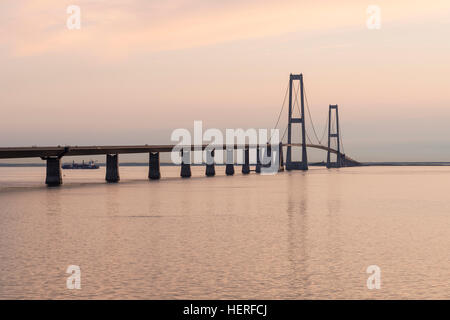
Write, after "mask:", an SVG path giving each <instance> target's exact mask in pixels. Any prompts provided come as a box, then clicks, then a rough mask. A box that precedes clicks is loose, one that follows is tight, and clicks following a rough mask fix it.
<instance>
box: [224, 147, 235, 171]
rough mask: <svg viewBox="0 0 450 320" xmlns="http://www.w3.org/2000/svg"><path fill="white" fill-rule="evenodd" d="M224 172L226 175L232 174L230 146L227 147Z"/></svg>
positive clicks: (232, 159)
mask: <svg viewBox="0 0 450 320" xmlns="http://www.w3.org/2000/svg"><path fill="white" fill-rule="evenodd" d="M225 174H226V175H227V176H232V175H234V150H233V149H231V148H228V149H227V164H226V168H225Z"/></svg>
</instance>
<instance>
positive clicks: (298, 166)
mask: <svg viewBox="0 0 450 320" xmlns="http://www.w3.org/2000/svg"><path fill="white" fill-rule="evenodd" d="M295 80H298V81H299V82H300V92H299V95H300V118H293V117H292V113H293V103H295V100H294V99H293V98H297V97H293V91H292V86H293V83H294V81H295ZM305 122H306V121H305V104H304V94H303V74H291V75H290V77H289V114H288V146H287V153H286V170H308V155H307V153H306V132H305V131H306V130H305ZM294 123H298V124H300V125H301V129H302V160H301V161H292V146H291V143H292V124H294Z"/></svg>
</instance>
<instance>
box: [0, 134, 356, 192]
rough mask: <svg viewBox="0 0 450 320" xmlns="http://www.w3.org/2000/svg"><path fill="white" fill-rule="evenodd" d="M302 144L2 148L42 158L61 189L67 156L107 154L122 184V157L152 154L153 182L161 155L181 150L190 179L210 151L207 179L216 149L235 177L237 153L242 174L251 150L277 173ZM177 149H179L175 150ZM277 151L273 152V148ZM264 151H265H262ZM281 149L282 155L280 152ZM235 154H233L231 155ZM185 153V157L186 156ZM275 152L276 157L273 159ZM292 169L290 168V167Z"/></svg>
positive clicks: (9, 155)
mask: <svg viewBox="0 0 450 320" xmlns="http://www.w3.org/2000/svg"><path fill="white" fill-rule="evenodd" d="M302 146H303V145H302V144H301V143H291V144H283V143H280V144H279V145H275V147H276V148H274V146H273V145H266V146H265V147H261V146H260V145H253V144H244V145H233V146H232V147H230V146H227V145H226V144H221V145H217V144H216V145H209V144H204V145H188V146H180V145H130V146H56V147H9V148H0V159H14V158H41V159H42V160H45V161H47V173H46V180H45V183H46V184H47V185H48V186H59V185H61V184H62V174H61V158H63V157H64V156H86V155H106V177H105V179H106V181H108V182H119V180H120V175H119V156H118V155H119V154H138V153H148V154H149V174H148V178H149V179H151V180H155V179H160V178H161V171H160V157H159V154H160V153H161V152H172V151H173V150H176V151H179V152H180V153H181V156H182V162H181V173H180V176H181V177H183V178H188V177H190V176H191V167H190V166H191V156H190V151H201V150H206V152H207V159H208V158H209V159H211V160H210V161H207V163H206V172H205V175H206V176H214V175H215V165H214V152H215V150H223V151H224V152H226V153H227V157H226V169H225V172H226V174H227V175H229V176H230V175H234V165H235V161H234V150H239V149H240V150H243V151H244V152H243V159H242V173H243V174H249V173H250V171H251V170H250V155H249V151H250V149H256V150H257V157H256V163H253V164H254V166H255V170H254V171H255V172H257V173H260V172H261V167H270V165H271V162H272V161H275V163H274V166H273V167H272V168H276V170H277V171H284V168H285V164H284V161H283V158H284V157H283V147H302ZM306 147H308V148H316V149H321V150H325V151H327V152H331V153H334V154H336V155H337V157H338V158H340V159H341V164H342V166H356V165H359V163H358V162H357V161H355V160H353V159H351V158H349V157H347V156H346V155H344V154H341V153H339V152H338V151H337V150H335V149H332V148H327V147H325V146H322V145H315V144H307V145H306ZM175 148H178V150H177V149H175ZM273 148H274V149H277V150H272V149H273ZM260 149H265V150H264V152H261V150H260ZM279 150H281V152H280V151H279ZM230 151H231V152H230ZM183 152H184V154H183ZM272 153H274V155H273V156H272ZM264 156H267V157H269V158H270V161H269V164H263V163H262V161H261V158H262V157H264ZM286 169H287V170H289V168H286Z"/></svg>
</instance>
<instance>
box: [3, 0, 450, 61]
mask: <svg viewBox="0 0 450 320" xmlns="http://www.w3.org/2000/svg"><path fill="white" fill-rule="evenodd" d="M379 3H380V6H381V8H382V12H383V21H384V22H388V21H392V20H395V19H407V18H411V17H416V16H418V15H423V14H427V12H430V11H431V12H439V11H440V10H442V8H443V7H447V8H448V7H449V5H448V1H441V0H436V1H434V2H433V7H431V8H430V6H428V2H426V1H416V2H415V3H414V4H410V2H409V1H396V2H395V4H393V3H392V1H379ZM71 4H77V5H79V6H80V7H81V15H82V17H81V21H82V27H81V30H68V29H67V28H66V19H67V17H68V15H67V13H66V8H67V6H68V5H71ZM366 6H367V4H364V3H361V1H355V0H352V1H339V2H337V1H330V0H328V1H320V2H317V1H299V0H295V1H293V0H269V1H261V0H258V1H256V0H241V1H236V0H231V1H212V0H171V1H170V0H169V1H144V0H131V1H128V2H127V3H126V4H124V2H123V1H118V0H108V1H98V0H97V1H92V0H84V1H73V0H72V1H65V0H39V1H20V2H19V1H13V0H3V1H2V4H1V9H2V10H1V11H2V12H3V13H2V15H1V16H0V17H1V18H2V22H1V25H0V26H2V27H1V29H0V32H1V36H2V37H1V39H2V40H0V44H1V45H2V46H3V47H5V48H6V49H7V51H8V52H9V53H10V54H11V55H14V56H33V55H44V54H47V53H58V52H74V53H75V52H83V53H84V54H89V55H95V56H98V57H101V58H102V59H107V58H111V59H115V58H121V57H125V56H127V54H129V53H134V52H149V51H150V52H152V51H161V50H177V49H183V48H190V47H196V46H205V45H211V44H216V43H221V42H227V41H235V40H242V39H248V38H257V37H268V36H275V35H279V34H283V33H289V32H305V33H307V32H311V31H314V30H327V29H334V28H344V27H355V26H357V27H361V28H364V27H365V19H366V16H365V14H366V11H365V9H366Z"/></svg>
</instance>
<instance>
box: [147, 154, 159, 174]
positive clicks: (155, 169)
mask: <svg viewBox="0 0 450 320" xmlns="http://www.w3.org/2000/svg"><path fill="white" fill-rule="evenodd" d="M148 178H149V179H151V180H158V179H160V178H161V171H160V165H159V152H150V153H149V160H148Z"/></svg>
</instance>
